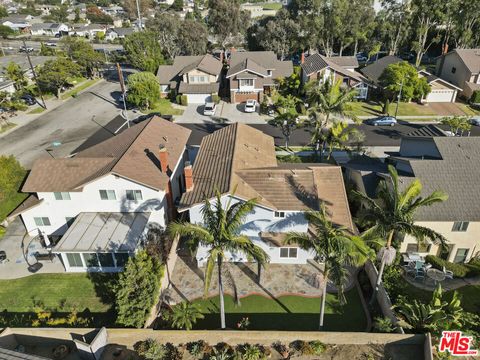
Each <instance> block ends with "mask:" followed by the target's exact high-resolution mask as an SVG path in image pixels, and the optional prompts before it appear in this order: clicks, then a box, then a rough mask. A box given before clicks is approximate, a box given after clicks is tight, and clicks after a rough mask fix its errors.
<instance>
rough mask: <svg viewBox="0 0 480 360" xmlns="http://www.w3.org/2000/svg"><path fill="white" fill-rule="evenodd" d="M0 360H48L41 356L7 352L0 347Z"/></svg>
mask: <svg viewBox="0 0 480 360" xmlns="http://www.w3.org/2000/svg"><path fill="white" fill-rule="evenodd" d="M0 359H2V360H48V359H47V358H44V357H41V356H37V355H30V354H25V353H21V352H18V351H12V350H7V349H4V348H2V347H0Z"/></svg>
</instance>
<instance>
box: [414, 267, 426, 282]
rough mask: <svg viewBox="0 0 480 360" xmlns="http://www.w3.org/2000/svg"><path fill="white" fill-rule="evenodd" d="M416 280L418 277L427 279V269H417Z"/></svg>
mask: <svg viewBox="0 0 480 360" xmlns="http://www.w3.org/2000/svg"><path fill="white" fill-rule="evenodd" d="M414 279H415V280H417V279H423V280H425V270H423V269H422V268H421V269H417V271H416V273H415V278H414Z"/></svg>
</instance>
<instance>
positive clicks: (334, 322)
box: [195, 289, 367, 331]
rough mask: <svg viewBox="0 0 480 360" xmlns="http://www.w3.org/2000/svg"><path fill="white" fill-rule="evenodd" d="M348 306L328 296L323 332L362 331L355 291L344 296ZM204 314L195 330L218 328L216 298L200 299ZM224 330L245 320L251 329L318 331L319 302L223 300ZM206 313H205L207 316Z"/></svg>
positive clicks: (363, 324) (252, 298) (290, 298)
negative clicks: (225, 326)
mask: <svg viewBox="0 0 480 360" xmlns="http://www.w3.org/2000/svg"><path fill="white" fill-rule="evenodd" d="M346 298H347V304H346V305H344V306H340V305H339V303H338V301H337V298H336V295H333V294H328V295H327V306H326V311H325V322H324V324H325V330H328V331H365V328H366V326H367V322H366V318H365V313H364V311H363V308H362V305H361V302H360V297H359V295H358V292H357V289H352V290H350V291H349V292H347V293H346ZM195 302H196V303H198V304H200V306H201V308H202V310H203V311H204V312H205V313H206V314H205V319H203V320H200V321H199V322H198V323H197V325H196V328H197V329H217V328H219V327H220V326H219V321H220V320H219V314H218V312H219V310H218V297H212V298H209V299H206V300H205V299H199V300H196V301H195ZM225 309H226V321H227V327H229V328H236V324H237V323H238V322H239V321H240V320H241V319H242V318H244V317H248V318H249V320H250V326H249V329H251V330H290V331H308V330H317V329H318V321H319V312H320V299H319V298H307V297H302V296H281V297H278V298H275V299H272V298H266V297H263V296H259V295H250V296H247V297H245V298H242V299H241V300H240V306H235V304H234V301H233V298H232V297H231V296H226V298H225ZM207 312H208V313H207Z"/></svg>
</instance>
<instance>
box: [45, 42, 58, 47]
mask: <svg viewBox="0 0 480 360" xmlns="http://www.w3.org/2000/svg"><path fill="white" fill-rule="evenodd" d="M45 46H49V47H56V46H57V43H54V42H52V41H48V42H46V43H45Z"/></svg>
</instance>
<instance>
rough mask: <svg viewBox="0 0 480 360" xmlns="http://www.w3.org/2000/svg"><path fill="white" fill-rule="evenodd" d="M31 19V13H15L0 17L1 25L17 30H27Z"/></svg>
mask: <svg viewBox="0 0 480 360" xmlns="http://www.w3.org/2000/svg"><path fill="white" fill-rule="evenodd" d="M32 20H33V16H32V15H22V14H15V15H9V16H7V17H5V18H3V19H2V23H1V24H2V25H3V26H8V27H9V28H10V29H12V30H14V31H19V32H27V31H28V29H29V28H30V25H31V22H32Z"/></svg>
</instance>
